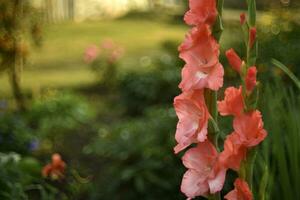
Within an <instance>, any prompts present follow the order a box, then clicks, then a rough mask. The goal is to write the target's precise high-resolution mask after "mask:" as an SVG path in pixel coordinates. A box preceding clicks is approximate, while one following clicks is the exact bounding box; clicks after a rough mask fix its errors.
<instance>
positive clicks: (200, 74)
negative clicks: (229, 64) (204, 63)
mask: <svg viewBox="0 0 300 200" xmlns="http://www.w3.org/2000/svg"><path fill="white" fill-rule="evenodd" d="M223 76H224V68H223V66H222V65H221V64H220V63H218V64H217V65H215V66H213V67H212V68H204V69H201V68H199V67H194V66H188V65H186V66H185V67H184V68H183V69H182V81H181V83H180V84H179V88H181V89H182V90H183V91H190V90H195V89H204V88H209V89H211V90H218V89H219V88H220V87H222V86H223Z"/></svg>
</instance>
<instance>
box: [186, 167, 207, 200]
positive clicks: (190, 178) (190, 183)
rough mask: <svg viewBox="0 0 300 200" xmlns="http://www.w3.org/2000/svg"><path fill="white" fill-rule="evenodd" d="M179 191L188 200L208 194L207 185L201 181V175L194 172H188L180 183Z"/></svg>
mask: <svg viewBox="0 0 300 200" xmlns="http://www.w3.org/2000/svg"><path fill="white" fill-rule="evenodd" d="M181 191H182V193H184V194H185V195H186V196H187V197H188V198H190V199H192V198H195V197H197V196H205V195H207V193H208V192H209V187H208V184H207V183H206V182H205V181H204V180H203V178H202V176H201V174H199V173H198V172H197V171H196V170H193V169H190V170H188V171H187V172H186V173H185V174H184V176H183V179H182V182H181Z"/></svg>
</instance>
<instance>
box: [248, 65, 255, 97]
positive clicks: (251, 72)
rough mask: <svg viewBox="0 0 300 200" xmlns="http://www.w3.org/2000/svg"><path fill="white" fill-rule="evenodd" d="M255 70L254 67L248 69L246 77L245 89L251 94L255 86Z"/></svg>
mask: <svg viewBox="0 0 300 200" xmlns="http://www.w3.org/2000/svg"><path fill="white" fill-rule="evenodd" d="M256 74H257V69H256V67H255V66H252V67H249V69H248V70H247V75H246V89H247V91H249V92H251V91H252V90H253V89H254V88H255V86H256Z"/></svg>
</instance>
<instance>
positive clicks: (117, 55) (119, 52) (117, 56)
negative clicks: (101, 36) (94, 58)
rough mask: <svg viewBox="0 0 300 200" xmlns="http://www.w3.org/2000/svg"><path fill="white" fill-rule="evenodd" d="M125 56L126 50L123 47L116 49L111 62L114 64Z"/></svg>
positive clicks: (110, 58)
mask: <svg viewBox="0 0 300 200" xmlns="http://www.w3.org/2000/svg"><path fill="white" fill-rule="evenodd" d="M123 54H124V49H123V48H122V47H117V48H115V49H114V50H113V51H112V52H111V55H110V57H109V62H110V63H114V62H116V61H117V60H119V59H120V58H121V57H122V56H123Z"/></svg>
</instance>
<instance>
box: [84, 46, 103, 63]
mask: <svg viewBox="0 0 300 200" xmlns="http://www.w3.org/2000/svg"><path fill="white" fill-rule="evenodd" d="M99 53H100V49H99V48H98V47H97V46H96V45H91V46H89V47H88V48H87V49H86V50H85V53H84V61H85V62H86V63H91V62H93V61H95V59H96V58H97V57H98V56H99Z"/></svg>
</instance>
